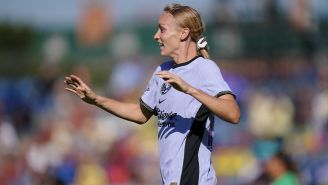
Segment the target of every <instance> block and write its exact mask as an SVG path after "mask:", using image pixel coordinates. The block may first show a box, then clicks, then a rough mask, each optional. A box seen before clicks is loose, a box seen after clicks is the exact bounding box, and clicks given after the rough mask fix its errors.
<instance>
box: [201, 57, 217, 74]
mask: <svg viewBox="0 0 328 185" xmlns="http://www.w3.org/2000/svg"><path fill="white" fill-rule="evenodd" d="M197 68H198V69H200V70H201V71H204V72H207V71H216V72H217V71H220V69H219V66H218V65H217V63H215V62H214V61H213V60H211V59H206V58H203V57H199V58H198V60H197Z"/></svg>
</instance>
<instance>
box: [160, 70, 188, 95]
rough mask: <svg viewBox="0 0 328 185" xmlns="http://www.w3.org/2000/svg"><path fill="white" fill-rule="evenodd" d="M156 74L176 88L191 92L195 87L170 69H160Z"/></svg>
mask: <svg viewBox="0 0 328 185" xmlns="http://www.w3.org/2000/svg"><path fill="white" fill-rule="evenodd" d="M156 75H157V76H158V77H160V78H162V79H163V80H164V81H165V82H167V83H169V84H171V85H172V86H173V87H174V88H175V89H176V90H178V91H181V92H184V93H186V94H189V93H190V91H191V90H192V89H193V87H192V86H191V85H189V84H188V83H187V82H185V81H184V80H183V79H182V78H181V77H180V76H178V75H175V74H173V73H170V72H168V71H159V72H157V73H156Z"/></svg>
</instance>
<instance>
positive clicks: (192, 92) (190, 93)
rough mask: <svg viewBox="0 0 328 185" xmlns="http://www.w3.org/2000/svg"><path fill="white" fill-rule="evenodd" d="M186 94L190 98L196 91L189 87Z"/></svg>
mask: <svg viewBox="0 0 328 185" xmlns="http://www.w3.org/2000/svg"><path fill="white" fill-rule="evenodd" d="M186 93H187V94H189V95H191V96H194V95H195V94H196V93H197V89H196V88H194V87H190V88H189V89H188V90H187V92H186Z"/></svg>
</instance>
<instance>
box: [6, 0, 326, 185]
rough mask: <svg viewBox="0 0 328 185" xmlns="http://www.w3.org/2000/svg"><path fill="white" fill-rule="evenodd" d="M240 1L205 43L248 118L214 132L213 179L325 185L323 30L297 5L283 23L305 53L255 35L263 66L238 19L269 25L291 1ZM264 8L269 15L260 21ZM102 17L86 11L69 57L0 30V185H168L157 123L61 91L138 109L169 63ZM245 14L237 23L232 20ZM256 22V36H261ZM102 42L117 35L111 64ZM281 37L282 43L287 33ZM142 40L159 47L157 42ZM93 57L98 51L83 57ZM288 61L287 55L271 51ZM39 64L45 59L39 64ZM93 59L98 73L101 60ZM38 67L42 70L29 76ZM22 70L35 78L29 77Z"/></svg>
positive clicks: (223, 5) (221, 15) (236, 184)
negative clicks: (71, 88) (67, 80)
mask: <svg viewBox="0 0 328 185" xmlns="http://www.w3.org/2000/svg"><path fill="white" fill-rule="evenodd" d="M242 2H243V1H226V0H219V1H216V4H215V5H220V6H218V7H216V6H215V7H216V8H217V10H219V11H215V12H214V13H213V15H214V16H213V17H214V18H216V20H217V22H212V24H214V26H213V27H214V31H213V34H214V36H212V37H210V38H212V39H213V40H215V41H217V42H214V41H213V42H212V43H211V41H210V44H213V45H214V47H213V48H214V49H218V50H210V55H212V54H213V55H212V56H213V57H212V59H213V60H214V61H216V62H217V64H218V66H219V67H220V69H221V72H222V74H223V77H224V78H225V80H226V81H227V82H228V84H229V85H230V87H231V89H232V91H233V92H234V93H235V94H236V97H237V101H238V103H239V105H240V108H241V121H240V124H238V125H231V124H228V123H225V122H224V121H222V120H219V119H217V121H216V124H215V136H214V141H213V143H214V147H213V165H214V168H215V169H216V172H217V175H218V180H219V182H220V184H227V185H230V184H231V185H232V184H233V185H269V184H273V185H294V184H300V185H326V184H328V176H327V174H328V54H327V51H328V50H327V48H326V47H327V46H328V43H327V42H328V39H327V37H325V39H326V40H322V39H324V38H319V39H318V32H319V31H320V30H319V29H320V28H319V26H318V24H319V23H318V22H319V20H313V19H312V18H313V17H311V15H313V13H312V14H311V11H310V9H309V2H311V1H310V0H295V1H292V2H298V3H296V4H295V6H292V7H293V8H291V9H290V10H289V11H286V12H288V15H289V16H288V17H289V19H288V21H287V23H288V25H289V26H290V27H292V29H293V34H294V35H297V38H299V40H298V42H296V43H297V44H298V47H296V48H295V47H293V48H287V47H286V46H285V45H283V44H281V43H278V42H276V40H275V39H272V38H271V40H270V39H268V38H266V37H263V35H261V34H255V35H253V38H251V39H253V41H259V42H257V43H260V45H257V46H256V45H255V46H254V47H255V50H258V51H263V52H262V55H260V56H257V55H254V54H252V55H247V49H249V48H243V47H242V45H243V44H242V43H241V42H240V40H241V38H240V37H242V36H241V34H238V33H239V32H240V29H241V27H238V20H239V21H240V20H241V19H242V20H243V21H245V20H247V21H250V22H251V23H252V22H253V21H255V22H256V21H259V19H258V18H263V17H265V19H267V20H266V21H264V22H265V23H266V24H269V23H272V22H279V21H281V20H277V19H280V18H281V17H280V16H277V15H279V14H281V12H279V11H278V10H281V9H279V6H282V7H283V5H284V3H283V2H285V1H274V0H267V1H263V2H262V1H261V2H262V3H259V1H255V0H254V1H250V2H252V3H250V4H253V5H254V6H252V7H251V6H248V5H246V4H245V3H242ZM286 2H287V1H286ZM288 2H290V1H288ZM316 2H319V1H316ZM320 2H321V3H323V4H324V3H325V2H324V1H320ZM259 4H261V5H262V6H265V7H266V8H267V9H266V10H267V11H255V10H256V8H258V7H260V5H259ZM255 5H256V6H255ZM241 7H244V9H243V8H241ZM245 7H246V8H245ZM247 7H248V8H254V9H252V10H254V11H251V12H253V13H254V12H255V16H245V14H244V13H245V12H244V13H243V11H240V10H244V11H245V10H247V11H248V10H249V9H247ZM99 8H100V7H99V6H95V7H91V9H90V11H89V13H90V14H85V18H84V19H85V20H86V21H85V22H84V23H81V24H80V25H79V26H78V27H79V28H77V29H79V31H77V32H75V33H76V35H77V36H76V38H77V39H80V40H79V41H80V42H79V44H80V45H82V46H81V48H84V49H80V50H79V49H77V48H78V46H75V47H76V48H75V50H74V49H72V45H70V44H69V43H70V42H66V41H65V39H63V37H61V36H60V34H57V33H56V34H50V36H49V38H48V37H47V38H43V40H44V43H43V45H42V47H41V49H40V48H39V49H36V50H37V51H35V48H33V47H35V46H32V47H31V48H32V49H31V48H29V45H30V44H29V43H28V41H27V40H24V39H23V41H22V40H20V41H19V38H17V37H15V36H13V37H1V35H5V34H8V35H11V34H14V33H15V32H14V31H11V30H10V29H9V30H8V29H7V27H6V29H3V28H2V27H1V26H0V27H1V28H0V31H1V33H0V60H1V63H0V67H1V68H2V69H1V68H0V70H1V72H2V73H4V74H6V75H2V74H1V75H0V185H160V184H161V183H162V180H161V176H160V172H159V161H158V151H157V123H156V121H157V120H156V117H152V118H151V119H150V120H149V121H148V123H147V124H145V125H141V126H140V125H136V124H134V123H130V122H128V121H124V120H122V119H120V118H117V117H115V116H113V115H111V114H108V113H106V112H104V111H103V110H100V109H98V108H96V107H93V106H90V105H88V104H86V103H83V102H82V101H81V100H80V99H79V98H78V97H76V96H74V95H73V94H71V93H69V92H67V91H65V86H64V83H63V80H64V79H63V78H64V76H66V75H68V74H75V75H77V76H79V77H81V78H82V79H83V80H84V81H85V82H86V83H87V84H88V85H90V86H92V87H93V88H94V90H95V91H96V92H97V93H98V94H101V95H103V96H108V97H112V98H114V99H117V100H121V101H126V102H132V101H133V102H137V101H139V98H140V95H141V94H142V93H143V91H144V89H145V87H146V84H147V82H148V80H149V78H150V76H151V74H152V73H153V71H154V69H155V67H156V66H157V65H158V64H160V63H161V62H163V60H164V59H163V58H161V57H159V54H157V53H156V54H154V53H153V54H149V53H143V52H142V49H141V47H142V46H141V45H142V44H140V41H138V38H136V36H135V35H134V34H133V33H132V32H131V33H130V32H123V33H122V32H120V33H119V35H115V33H114V32H112V31H113V29H114V28H110V29H108V28H106V26H104V25H105V24H109V23H108V22H107V21H108V20H107V19H105V17H104V16H105V14H104V12H102V9H101V8H100V9H99ZM322 9H324V8H322ZM238 10H239V13H240V14H233V13H234V12H238ZM258 10H260V9H258ZM282 10H284V8H282ZM263 14H265V15H263ZM249 15H254V14H249ZM324 15H325V14H321V16H324ZM327 17H328V15H327ZM95 19H97V20H98V21H93V20H95ZM106 20H107V21H106ZM261 21H263V20H260V23H258V24H256V25H257V26H258V25H260V26H263V22H261ZM270 21H271V22H270ZM285 21H286V20H285ZM98 24H99V25H100V27H97V25H98ZM251 25H253V24H251ZM266 26H267V25H266ZM90 27H92V29H91V30H89V29H88V28H90ZM97 28H99V29H97ZM269 28H270V27H269ZM256 29H258V27H256V28H253V27H252V29H251V31H253V30H254V31H255V30H256ZM280 29H281V28H280ZM283 29H284V28H282V29H281V30H283ZM286 29H287V28H286ZM262 31H263V30H262ZM107 32H110V34H113V35H114V37H113V38H112V40H111V42H112V43H115V44H113V45H114V46H115V48H112V49H113V51H112V53H113V56H115V57H108V56H107V55H103V53H104V50H105V53H106V52H107V49H108V47H107V46H106V47H105V48H106V49H104V50H103V49H100V50H99V49H97V47H96V49H94V48H95V47H94V46H95V45H97V44H99V40H100V42H101V43H100V45H101V46H103V45H106V44H107V40H105V39H104V38H107V37H110V36H109V35H110V34H106V33H107ZM16 33H18V34H17V35H23V36H24V34H21V33H19V32H16ZM24 33H25V32H24ZM151 34H153V33H151ZM275 34H276V35H278V38H279V37H280V36H281V37H284V35H282V34H281V35H280V32H277V33H275ZM32 35H33V34H32ZM23 36H22V37H23ZM147 37H149V38H150V39H152V35H147ZM319 37H320V36H319ZM16 39H17V40H16ZM37 39H39V40H42V39H40V38H37ZM140 39H141V38H140ZM320 39H321V40H320ZM104 40H105V43H104ZM15 43H18V45H17V46H15ZM218 43H219V44H218ZM263 43H266V44H269V45H270V44H272V43H273V44H272V45H271V46H270V47H267V48H265V47H262V46H268V45H265V44H264V45H263ZM283 43H285V42H283ZM79 44H77V45H79ZM244 44H245V43H244ZM261 44H262V45H261ZM32 45H33V44H32ZM215 45H216V46H215ZM88 47H91V49H90V48H89V50H88V49H85V48H88ZM26 48H27V49H26ZM272 48H274V49H275V50H271V49H272ZM156 49H157V48H155V51H157V50H156ZM30 50H32V51H30ZM76 50H78V51H76ZM282 50H283V51H285V52H276V51H282ZM28 52H31V53H32V57H31V56H30V55H28V54H26V53H28ZM70 52H71V53H70ZM158 52H159V51H158ZM35 53H37V54H35ZM40 53H42V54H40ZM72 53H73V54H72ZM263 54H264V56H263ZM34 55H36V56H34ZM40 55H41V56H42V57H40V58H38V56H40ZM68 55H69V57H67V56H68ZM26 56H28V57H30V58H31V59H25V57H26ZM65 56H66V58H65ZM76 56H78V57H76ZM94 56H96V57H94ZM70 57H71V58H70ZM74 57H76V58H78V60H79V61H74ZM35 58H37V60H40V61H39V62H38V63H37V65H35V63H33V60H35ZM72 58H73V59H72ZM95 58H96V59H95ZM70 59H71V60H73V61H70ZM98 59H99V60H100V61H102V62H95V61H94V60H98ZM20 60H22V61H20ZM23 60H25V61H24V62H23ZM15 62H16V63H15ZM19 62H20V63H19ZM29 62H31V63H29ZM65 62H67V63H65ZM8 66H10V68H8ZM24 66H25V67H26V68H24ZM33 67H36V68H37V69H34V70H31V68H33ZM3 69H8V71H10V72H11V74H9V72H8V73H7V71H6V70H3ZM21 69H24V70H26V71H28V70H29V71H35V73H33V75H24V74H21V73H20V72H22V70H21ZM99 79H101V80H99Z"/></svg>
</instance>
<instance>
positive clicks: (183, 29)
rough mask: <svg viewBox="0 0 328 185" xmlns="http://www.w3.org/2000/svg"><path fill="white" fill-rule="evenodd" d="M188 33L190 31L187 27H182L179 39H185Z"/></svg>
mask: <svg viewBox="0 0 328 185" xmlns="http://www.w3.org/2000/svg"><path fill="white" fill-rule="evenodd" d="M189 33H190V29H189V28H182V30H181V33H180V40H181V41H184V40H187V38H188V36H189Z"/></svg>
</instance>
